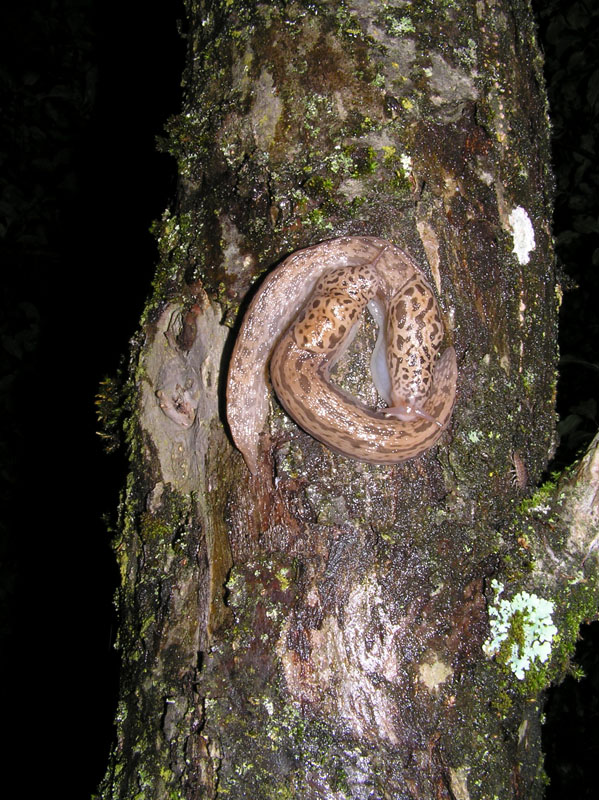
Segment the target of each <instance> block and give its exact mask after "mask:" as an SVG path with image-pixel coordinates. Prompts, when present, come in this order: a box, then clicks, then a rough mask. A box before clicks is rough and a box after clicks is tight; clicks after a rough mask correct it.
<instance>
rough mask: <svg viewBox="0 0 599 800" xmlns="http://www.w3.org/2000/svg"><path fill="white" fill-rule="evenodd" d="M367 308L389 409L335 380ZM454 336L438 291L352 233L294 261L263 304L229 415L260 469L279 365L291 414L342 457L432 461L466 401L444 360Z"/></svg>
mask: <svg viewBox="0 0 599 800" xmlns="http://www.w3.org/2000/svg"><path fill="white" fill-rule="evenodd" d="M365 307H368V308H369V310H370V313H371V314H372V316H373V318H374V320H375V322H377V324H378V327H379V335H378V340H377V344H376V346H375V348H374V352H373V355H372V360H371V370H372V376H373V381H374V384H375V386H376V389H377V391H378V393H379V394H380V396H381V397H382V398H383V400H384V401H385V402H386V403H387V405H388V408H386V409H382V410H378V411H375V410H372V409H370V408H368V407H367V406H365V405H364V404H363V403H361V402H360V401H358V400H357V399H356V398H354V397H352V396H351V395H349V394H348V393H347V392H344V391H343V390H342V389H340V388H338V387H337V386H335V385H334V384H333V383H332V382H331V379H330V370H331V368H332V367H333V366H334V365H335V363H336V362H337V361H338V360H339V358H340V357H341V356H342V354H343V352H344V351H345V350H346V348H347V347H348V345H349V343H350V342H351V340H352V338H353V336H354V334H355V331H356V330H357V327H356V324H357V322H358V320H359V318H360V315H361V314H362V312H363V310H364V308H365ZM443 338H444V328H443V322H442V319H441V314H440V311H439V307H438V305H437V301H436V299H435V295H434V293H433V291H432V289H431V287H430V286H429V284H428V282H427V281H426V278H425V277H424V275H423V273H422V272H421V271H420V269H419V268H418V267H417V266H416V264H415V263H414V262H413V261H412V259H411V258H410V257H409V256H408V255H407V254H406V253H404V252H403V251H402V250H400V249H399V248H398V247H396V246H395V245H394V244H392V243H391V242H388V241H386V240H384V239H379V238H376V237H372V236H345V237H342V238H340V239H332V240H330V241H325V242H322V243H320V244H317V245H314V246H313V247H307V248H305V249H304V250H299V251H297V252H296V253H293V254H292V255H290V256H289V257H288V258H287V259H285V261H283V263H282V264H280V266H278V267H277V268H276V269H275V270H274V271H273V272H272V273H271V274H270V275H268V277H267V278H266V280H265V281H264V283H263V284H262V286H261V287H260V290H259V291H258V293H257V294H256V296H255V297H254V299H253V300H252V302H251V304H250V306H249V308H248V310H247V313H246V315H245V317H244V319H243V322H242V325H241V328H240V331H239V334H238V337H237V340H236V343H235V346H234V349H233V354H232V356H231V364H230V367H229V375H228V380H227V419H228V422H229V426H230V429H231V434H232V436H233V440H234V442H235V445H236V446H237V448H238V449H239V450H240V451H241V453H242V454H243V457H244V458H245V461H246V464H247V466H248V468H249V469H250V471H251V472H252V473H253V474H255V473H256V472H257V470H258V463H257V457H258V441H259V436H260V434H261V433H262V431H263V429H264V426H265V423H266V419H267V415H268V398H269V387H268V379H267V366H268V363H269V360H270V376H271V379H272V384H273V386H274V389H275V392H276V394H277V397H278V398H279V400H280V402H281V405H282V406H283V408H284V409H285V410H286V411H287V413H288V414H289V415H290V416H291V417H292V418H293V419H294V420H295V422H297V424H298V425H300V426H301V427H302V428H303V429H304V430H305V431H307V432H308V433H309V434H311V435H312V436H314V438H316V439H318V440H319V441H321V442H322V443H323V444H325V445H326V446H327V447H329V448H330V449H331V450H334V451H336V452H338V453H341V454H342V455H344V456H348V457H349V458H354V459H357V460H359V461H367V462H370V463H373V464H393V463H396V462H399V461H405V460H407V459H410V458H415V457H416V456H419V455H421V454H422V453H423V452H424V451H425V450H427V449H428V448H429V447H431V446H432V445H433V444H435V442H436V441H437V440H438V438H439V436H440V435H441V433H442V432H443V430H444V429H445V428H446V427H447V425H448V424H449V420H450V418H451V414H452V411H453V406H454V402H455V393H456V381H457V364H456V356H455V350H454V349H453V347H447V348H446V350H445V351H444V353H443V355H442V356H441V357H440V358H439V357H438V355H439V350H440V347H441V344H442V341H443Z"/></svg>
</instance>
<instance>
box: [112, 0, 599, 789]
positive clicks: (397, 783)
mask: <svg viewBox="0 0 599 800" xmlns="http://www.w3.org/2000/svg"><path fill="white" fill-rule="evenodd" d="M187 8H188V18H189V34H188V37H189V38H188V42H189V56H188V68H187V72H186V76H185V80H186V87H187V102H186V107H185V109H184V111H183V112H182V113H181V115H180V116H179V117H177V118H176V119H175V120H173V121H172V123H171V125H170V140H169V144H168V146H169V147H170V149H171V150H172V152H173V153H174V154H175V155H176V157H177V158H178V161H179V171H180V193H179V198H178V203H177V207H176V209H174V211H173V212H172V213H167V214H165V216H164V219H163V220H162V223H161V224H160V226H159V228H160V230H159V236H160V247H161V254H162V261H161V264H160V267H159V270H158V273H157V278H156V282H155V287H154V288H155V290H154V294H153V297H152V298H151V300H150V301H149V303H148V307H147V312H146V315H145V318H144V320H143V323H142V329H141V331H140V334H139V337H138V339H137V343H136V347H135V349H134V352H133V356H132V360H131V373H130V381H129V392H130V395H129V396H130V398H131V399H132V401H133V407H134V413H133V414H132V417H131V421H130V424H129V426H128V436H129V443H130V447H131V473H130V481H129V483H128V486H127V490H126V493H125V494H124V497H123V504H122V515H121V532H120V536H119V539H118V541H117V542H116V547H115V549H116V553H117V556H118V559H119V563H120V565H121V572H122V587H121V590H120V598H119V602H120V609H121V619H122V627H121V634H120V641H119V645H120V648H121V651H122V655H123V670H122V690H121V701H120V707H119V713H118V719H117V729H118V739H117V743H116V745H115V749H114V752H113V755H112V758H111V763H110V766H109V770H108V773H107V776H106V779H105V781H104V784H103V786H102V788H101V794H102V797H104V798H133V797H136V798H139V797H144V798H167V797H185V798H200V797H201V798H212V797H217V796H218V797H223V798H232V800H233V799H234V798H235V799H236V798H245V797H249V796H251V797H253V798H255V800H259V799H260V798H274V797H280V798H285V797H290V798H291V797H293V798H335V799H336V800H337V799H339V800H341V798H364V799H365V798H419V799H420V800H422V798H457V800H468V798H470V799H471V800H477V799H479V800H482V799H483V798H484V799H485V800H489V798H501V800H507V799H508V798H527V800H531V799H534V798H539V797H542V795H543V786H544V774H543V763H542V762H543V759H542V753H541V749H540V719H541V712H542V691H543V689H544V688H545V687H546V686H547V685H548V684H549V683H550V682H551V681H554V680H558V679H559V678H560V676H562V675H563V674H564V672H565V670H566V669H567V667H568V663H569V657H570V655H571V653H572V649H573V645H574V641H575V638H576V634H577V630H578V626H579V624H580V621H581V620H582V619H588V618H590V617H592V616H593V615H595V614H596V609H597V595H598V590H597V585H596V584H597V556H596V555H595V551H594V549H593V543H594V541H595V540H596V537H597V533H598V531H597V519H596V504H595V506H593V502H594V501H591V503H590V505H589V503H588V497H587V496H585V495H584V491H583V489H582V488H581V486H584V487H586V492H587V494H589V493H590V494H591V495H593V492H596V491H597V488H596V487H597V482H598V478H597V463H596V456H593V455H592V454H590V455H589V457H588V459H589V460H588V462H586V464H585V465H583V466H582V467H580V469H579V471H578V472H577V473H576V474H573V475H572V476H568V477H567V478H564V479H563V480H562V482H561V483H559V484H555V483H550V484H545V485H544V487H543V488H542V489H541V490H540V491H539V492H537V493H536V494H535V495H534V496H533V497H532V498H530V497H529V495H531V494H532V491H533V487H535V486H537V485H538V484H539V481H540V479H541V476H542V474H543V471H544V469H545V468H546V466H547V463H548V461H549V459H550V457H551V454H552V451H553V447H554V393H555V364H556V334H555V328H556V319H557V308H558V303H559V286H558V285H557V282H556V275H555V268H554V258H553V250H552V243H551V236H550V228H549V219H550V214H551V175H550V171H549V165H548V158H549V156H548V122H547V114H546V107H545V96H544V91H543V81H542V64H541V59H540V56H539V52H538V48H537V45H536V41H535V35H534V26H533V23H532V18H531V13H530V9H529V7H528V3H527V2H525V1H524V0H511V2H510V0H496V1H495V2H491V1H489V0H487V1H485V0H480V1H479V2H474V0H472V2H461V3H459V4H458V3H453V2H432V1H431V2H429V1H428V0H422V1H421V2H419V3H414V4H410V3H405V2H396V3H394V4H392V3H386V2H380V0H376V1H375V0H354V2H316V3H312V2H275V3H267V4H266V3H265V4H262V5H258V6H257V7H255V6H254V4H253V3H251V4H250V3H247V4H246V3H244V2H241V0H214V1H213V2H193V0H188V4H187ZM342 234H365V235H372V236H381V237H384V238H387V239H390V240H392V241H394V242H396V243H397V244H399V245H400V246H401V247H403V248H404V249H405V250H407V251H408V252H409V253H410V254H411V255H412V257H413V258H415V259H416V260H417V262H418V263H419V264H420V265H421V267H422V268H423V269H424V270H425V271H426V272H427V274H428V275H429V276H430V282H431V284H432V285H433V286H434V287H435V288H436V291H437V294H438V297H439V301H440V305H441V308H442V313H443V314H444V317H445V325H446V328H447V330H448V331H449V335H450V338H451V342H452V344H453V345H454V347H455V349H456V352H457V358H458V368H459V383H458V401H457V406H456V409H455V412H454V417H453V422H452V425H451V428H450V432H449V433H448V434H445V435H444V436H443V437H442V439H441V441H440V443H439V444H438V445H437V446H435V447H434V448H433V449H432V450H429V451H428V452H427V453H425V455H424V456H422V457H421V458H418V459H415V460H413V461H409V462H406V463H403V464H399V465H396V466H393V467H388V466H387V467H381V466H373V465H368V464H362V463H358V462H354V461H351V460H348V459H346V458H343V457H342V456H338V455H335V454H333V453H331V452H330V451H328V450H327V449H326V448H325V447H324V446H323V445H321V444H319V443H318V442H316V441H315V440H313V439H311V438H310V437H309V436H308V435H307V434H305V433H304V432H302V431H301V430H300V429H299V428H297V426H296V425H295V424H294V423H293V422H292V421H290V420H289V419H288V418H287V417H286V415H285V414H284V413H283V412H282V410H281V409H280V407H279V406H278V405H277V403H276V402H275V401H274V398H273V404H272V413H271V419H270V422H269V429H268V431H267V432H266V435H265V436H264V437H263V439H262V443H261V459H262V461H261V469H260V471H259V474H258V475H257V476H254V477H252V478H250V475H249V473H248V471H247V469H246V466H245V464H244V462H243V460H242V459H241V456H240V455H239V453H237V451H236V450H235V449H234V448H233V446H232V444H231V442H230V440H229V439H228V436H227V432H226V424H225V421H224V420H225V409H224V381H225V378H226V371H227V364H228V356H229V354H230V350H231V347H232V343H233V341H234V337H235V327H234V325H235V322H236V321H237V320H239V318H240V314H241V313H242V311H243V308H244V307H245V306H246V305H247V300H248V297H249V296H250V295H251V289H250V287H251V284H252V282H253V281H254V279H255V278H257V277H259V276H260V275H261V274H263V273H264V272H266V271H267V270H269V269H270V268H272V267H273V266H274V265H275V264H277V263H278V262H280V261H281V260H282V259H283V258H284V257H285V256H286V255H288V254H289V253H290V252H292V251H294V250H296V249H299V248H301V247H305V246H307V245H310V244H314V243H316V242H319V241H322V240H324V239H327V238H331V237H333V236H338V235H342ZM227 326H230V327H227ZM372 328H373V326H372V325H369V324H365V325H364V326H363V328H362V330H361V332H360V334H359V335H358V337H357V339H356V341H355V343H354V345H353V346H352V351H351V353H350V354H348V357H347V360H346V362H345V363H344V364H343V365H342V368H341V370H340V373H339V375H338V380H339V381H340V382H341V383H342V384H343V385H345V386H346V387H348V388H351V390H352V392H354V393H356V394H360V393H361V392H362V393H363V395H364V396H365V397H369V396H372V387H371V386H370V384H369V379H368V378H367V377H365V374H366V373H367V370H366V369H365V368H364V363H365V361H364V359H365V358H366V356H365V353H366V352H367V351H368V345H369V342H370V340H371V338H372ZM248 368H249V369H251V368H252V365H248ZM593 458H594V460H593ZM593 496H594V495H593ZM525 497H528V499H523V498H525ZM585 498H586V499H585ZM585 503H587V505H586V506H584V504H585ZM583 507H584V508H586V511H585V513H586V518H585V516H584V514H582V513H581V509H582V508H583ZM593 509H595V510H593ZM593 515H595V516H593ZM573 520H575V521H576V524H574V522H573ZM580 520H583V521H585V520H586V521H585V524H582V522H580ZM502 587H503V588H502ZM544 601H549V602H551V603H553V607H550V606H547V605H546V604H545V605H544ZM501 625H503V627H501ZM535 626H536V627H535ZM543 626H544V628H543ZM553 626H556V628H557V631H558V632H557V633H555V631H554V630H553ZM541 628H542V631H543V632H541V633H539V631H540V630H541ZM535 637H536V638H535Z"/></svg>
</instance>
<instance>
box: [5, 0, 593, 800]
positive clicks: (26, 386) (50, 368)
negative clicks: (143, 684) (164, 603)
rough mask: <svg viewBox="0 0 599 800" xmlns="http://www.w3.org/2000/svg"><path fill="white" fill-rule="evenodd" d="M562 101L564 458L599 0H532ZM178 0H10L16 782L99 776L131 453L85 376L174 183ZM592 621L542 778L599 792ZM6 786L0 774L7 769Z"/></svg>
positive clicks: (568, 457)
mask: <svg viewBox="0 0 599 800" xmlns="http://www.w3.org/2000/svg"><path fill="white" fill-rule="evenodd" d="M536 5H537V13H538V16H539V25H540V34H541V41H542V46H543V49H544V51H545V56H546V73H547V79H548V83H549V91H550V100H551V104H552V109H551V117H552V121H553V135H554V162H555V171H556V183H557V192H556V213H555V226H554V227H555V235H556V238H557V242H558V254H559V261H560V267H561V269H563V271H564V277H563V282H564V285H565V286H566V287H567V288H569V291H567V292H566V294H565V299H564V307H563V311H562V326H561V334H560V336H561V339H560V344H561V352H562V366H561V379H560V391H559V399H558V403H559V412H560V420H561V421H560V433H561V436H562V446H561V447H560V450H559V451H558V454H557V457H556V463H555V465H554V466H555V468H556V469H557V468H561V467H562V466H563V465H565V464H567V463H570V462H571V461H572V460H573V459H574V458H575V455H576V453H577V451H578V450H579V449H580V448H581V447H583V446H584V445H585V443H587V444H588V442H589V441H590V439H591V438H592V436H593V435H594V433H595V432H596V430H597V398H598V397H599V364H598V363H597V344H598V342H599V335H598V334H599V316H598V315H597V311H596V309H597V307H598V284H599V279H598V274H599V172H598V167H597V159H596V147H597V145H598V143H599V57H598V54H599V8H598V7H597V5H598V4H597V3H595V2H591V0H589V1H588V2H583V0H577V1H576V2H575V0H549V2H544V3H541V2H540V1H539V2H537V3H536ZM183 20H184V15H183V9H182V5H181V3H180V2H179V1H178V0H177V1H175V0H169V2H162V3H160V4H157V5H154V6H153V7H151V10H150V6H149V5H148V4H147V3H143V2H141V0H131V1H130V2H128V3H127V2H116V1H115V0H106V1H105V2H100V0H46V2H44V0H38V1H37V2H34V1H33V0H23V1H22V2H20V3H19V4H18V5H15V6H12V7H11V8H10V11H7V9H6V8H4V9H3V10H2V11H0V268H1V270H2V278H3V281H2V284H3V286H2V293H1V301H0V302H1V309H0V365H1V367H2V369H1V373H0V477H1V482H0V502H1V504H2V515H1V518H0V668H1V673H0V675H1V680H0V686H1V690H2V695H1V698H0V701H1V706H0V707H1V709H2V712H3V723H4V724H3V727H4V730H5V734H6V735H5V737H4V738H5V744H4V745H3V746H2V748H1V750H0V753H1V755H2V763H3V766H4V774H5V776H6V775H9V774H12V775H13V777H15V775H14V773H15V770H16V765H17V764H18V763H19V762H21V763H26V764H27V766H26V767H25V769H24V770H19V772H18V774H17V775H16V777H17V778H18V779H19V781H20V783H21V789H20V794H26V795H31V796H35V795H38V794H41V796H45V794H46V793H47V790H48V789H50V790H54V791H56V792H58V793H59V794H60V797H61V798H62V800H68V798H71V797H73V798H85V797H89V796H90V794H91V793H92V792H93V791H94V790H95V788H96V786H97V784H98V782H99V780H100V779H101V777H102V775H103V772H104V769H105V767H106V763H107V755H108V748H109V745H110V740H111V736H112V720H113V717H114V713H115V705H116V696H117V694H116V693H117V681H118V657H117V654H116V653H115V651H114V637H115V627H116V620H115V616H114V610H113V594H114V589H115V587H116V583H117V573H116V566H115V563H114V558H113V555H112V552H111V549H110V539H111V533H110V528H111V526H112V525H113V524H114V520H115V516H116V509H117V504H118V494H119V491H120V490H121V488H122V486H123V481H124V475H125V470H126V464H125V460H124V454H123V453H117V454H112V455H106V454H105V453H104V451H103V448H102V442H101V440H100V437H98V436H97V434H96V430H97V429H98V423H97V421H96V418H95V408H94V397H95V394H96V392H97V391H98V386H99V383H100V381H101V380H102V378H103V377H105V376H106V375H114V374H115V372H116V371H117V369H118V366H119V363H120V359H121V357H122V356H123V355H124V354H125V353H126V349H127V341H128V339H129V337H130V336H131V335H132V334H133V333H134V332H135V330H136V327H137V323H138V320H139V316H140V314H141V311H142V308H143V304H144V300H145V298H146V296H147V294H148V293H149V291H150V284H151V280H152V275H153V266H154V264H155V262H156V258H157V256H156V249H155V245H154V241H153V239H152V236H151V234H150V232H149V228H150V225H151V223H152V221H153V220H154V219H156V218H158V217H159V216H160V215H161V213H162V211H163V210H164V208H165V207H166V206H167V205H169V203H171V202H172V201H173V199H174V196H175V184H176V172H175V164H174V161H173V160H172V159H170V157H168V156H167V155H164V154H161V153H159V152H158V151H157V148H156V138H157V137H159V136H161V135H162V133H163V129H164V125H165V123H166V121H167V119H168V117H169V116H171V115H173V114H175V113H177V112H178V111H179V109H180V102H181V88H180V83H181V74H182V70H183V64H184V54H185V42H184V40H183V39H182V38H181V36H180V35H179V33H178V27H180V28H184V21H183ZM598 627H599V623H596V624H594V625H590V626H586V627H585V628H584V630H583V632H582V633H583V638H582V640H581V645H580V647H579V650H578V663H579V664H580V665H581V666H582V667H583V669H584V671H585V673H586V675H587V677H586V678H585V679H584V680H581V681H578V682H577V681H575V680H574V679H573V678H568V679H567V680H566V681H565V682H564V684H563V685H562V686H561V687H558V688H557V689H554V690H552V691H551V692H550V694H549V699H548V704H547V724H546V726H545V742H544V745H545V750H546V752H547V754H548V757H547V770H548V773H549V775H550V777H551V781H552V783H551V785H550V788H549V790H548V794H547V798H548V800H561V798H566V797H573V796H575V797H577V798H578V799H579V800H583V799H584V798H591V797H593V798H594V797H596V791H597V790H596V779H595V775H594V767H595V766H596V762H597V761H598V759H599V708H598V697H599V632H598ZM3 788H4V787H3Z"/></svg>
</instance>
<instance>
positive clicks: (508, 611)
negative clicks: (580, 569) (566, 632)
mask: <svg viewBox="0 0 599 800" xmlns="http://www.w3.org/2000/svg"><path fill="white" fill-rule="evenodd" d="M491 586H492V587H493V590H494V591H495V605H493V606H490V608H489V617H490V627H491V636H490V637H489V638H488V639H487V640H486V642H485V643H484V644H483V650H484V652H485V653H486V654H487V655H488V656H490V657H492V656H496V655H498V654H501V655H502V656H503V660H504V661H505V664H506V666H508V667H509V668H510V670H511V671H512V672H513V673H514V675H515V676H516V678H518V680H520V681H521V680H524V677H525V675H526V672H527V671H528V670H529V669H530V668H531V667H532V666H533V665H534V664H535V662H537V661H539V662H541V663H542V664H545V663H546V662H547V660H548V658H549V656H550V655H551V642H552V641H553V638H554V637H555V635H556V633H557V628H556V627H555V625H554V624H553V618H552V614H553V603H552V602H551V601H550V600H545V599H544V598H543V597H539V596H538V595H536V594H530V593H529V592H518V594H516V595H514V597H512V599H511V600H506V599H505V598H504V599H500V596H501V594H502V592H503V589H504V586H503V584H502V583H500V582H499V581H496V580H493V581H492V582H491Z"/></svg>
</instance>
